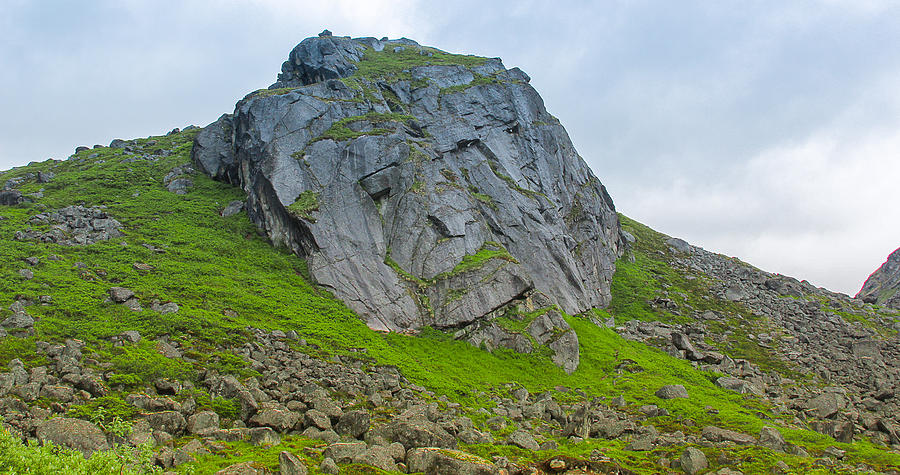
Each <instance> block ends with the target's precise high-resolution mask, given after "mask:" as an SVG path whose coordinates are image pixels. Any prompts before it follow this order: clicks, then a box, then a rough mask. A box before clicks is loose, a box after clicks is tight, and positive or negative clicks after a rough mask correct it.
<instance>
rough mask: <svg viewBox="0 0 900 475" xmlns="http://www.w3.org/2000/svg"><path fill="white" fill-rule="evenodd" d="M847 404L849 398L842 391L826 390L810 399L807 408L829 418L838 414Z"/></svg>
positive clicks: (817, 414)
mask: <svg viewBox="0 0 900 475" xmlns="http://www.w3.org/2000/svg"><path fill="white" fill-rule="evenodd" d="M846 405H847V400H846V398H845V397H844V396H843V395H842V394H840V392H832V391H826V392H824V393H822V394H820V395H819V396H816V397H814V398H812V399H810V400H809V401H808V402H807V403H806V408H807V409H808V410H810V411H812V412H813V413H814V414H815V415H816V417H818V418H820V419H827V418H830V417H833V416H834V415H836V414H837V413H838V411H840V410H841V409H843V408H844V407H845V406H846Z"/></svg>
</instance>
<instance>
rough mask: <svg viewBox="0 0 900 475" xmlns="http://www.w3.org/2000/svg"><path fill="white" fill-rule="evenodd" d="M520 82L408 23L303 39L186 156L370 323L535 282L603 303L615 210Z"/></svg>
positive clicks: (555, 297)
mask: <svg viewBox="0 0 900 475" xmlns="http://www.w3.org/2000/svg"><path fill="white" fill-rule="evenodd" d="M528 81H529V77H528V76H527V75H526V74H525V73H524V72H522V71H521V70H519V69H518V68H513V69H506V68H505V67H504V66H503V63H502V62H501V61H500V60H499V59H488V58H479V57H474V56H463V55H452V54H448V53H445V52H442V51H439V50H436V49H433V48H427V47H422V46H419V45H418V44H417V43H415V42H414V41H411V40H407V39H401V40H386V39H385V40H376V39H374V38H361V39H351V38H347V37H333V36H330V35H323V36H320V37H318V38H308V39H306V40H304V41H303V42H302V43H300V44H299V45H298V46H297V47H296V48H294V50H293V51H291V54H290V56H289V60H288V61H287V62H285V63H284V65H283V66H282V72H281V74H279V76H278V82H276V83H275V84H273V85H272V87H270V88H269V89H267V90H261V91H257V92H255V93H252V94H250V95H248V96H247V97H245V98H244V99H243V100H241V101H240V102H238V104H237V106H236V108H235V111H234V114H233V115H231V116H229V115H224V116H222V117H221V118H220V119H219V120H217V121H216V122H215V123H213V124H211V125H210V126H209V127H207V128H206V129H204V130H203V131H202V132H201V133H200V134H199V135H198V136H197V139H196V144H195V147H194V152H193V158H194V160H195V162H196V163H199V164H201V169H203V170H205V171H206V172H207V173H208V174H210V175H211V176H214V177H215V178H217V179H220V180H223V181H227V182H230V183H233V184H235V185H239V186H241V187H242V188H243V189H244V190H245V191H247V193H248V194H249V197H248V203H247V210H248V214H249V216H250V217H251V219H252V220H253V221H254V222H256V223H257V224H258V225H259V226H260V227H262V228H263V229H264V230H265V231H266V233H267V234H268V236H269V237H270V239H271V240H272V241H273V243H275V244H276V245H284V246H287V247H288V248H290V249H291V250H293V251H294V252H296V253H297V254H299V255H301V256H304V257H306V258H307V259H308V262H309V270H310V274H311V275H312V277H313V278H314V279H315V281H316V282H317V283H318V284H320V285H323V286H325V287H327V288H329V289H331V290H332V291H333V292H334V293H335V295H337V296H338V297H339V298H341V299H342V300H344V301H345V302H346V303H347V304H348V305H349V306H350V307H351V308H353V309H354V310H355V311H357V312H358V313H359V314H360V315H361V316H362V317H363V318H365V319H366V321H367V323H368V324H369V326H370V327H372V328H375V329H380V330H390V331H401V330H406V329H415V328H419V327H422V326H426V325H431V326H435V327H439V328H451V327H452V328H465V327H467V326H469V325H471V324H473V323H474V322H477V321H480V320H481V321H483V320H484V319H485V318H486V317H490V316H492V315H496V314H497V313H498V311H500V310H501V309H504V308H505V307H508V306H509V304H511V303H515V302H518V301H521V300H522V299H524V298H526V297H528V296H531V295H533V294H536V293H542V294H545V295H546V296H547V297H548V298H549V304H550V305H558V306H559V308H560V309H561V310H563V311H565V312H567V313H570V314H574V313H578V312H582V311H584V310H587V309H589V308H591V307H595V306H605V305H606V304H607V303H608V302H609V299H610V293H609V284H610V279H611V277H612V274H613V271H614V262H615V259H616V258H617V256H618V255H619V254H620V244H621V237H620V228H619V222H618V217H617V215H616V213H615V209H614V206H613V203H612V200H611V199H610V197H609V195H608V194H607V192H606V190H605V188H604V187H603V185H602V184H601V183H600V180H598V179H597V178H596V177H595V176H594V175H593V173H592V172H591V170H590V169H589V168H588V166H587V164H586V163H585V162H584V160H582V158H581V157H580V156H579V155H578V153H577V152H576V151H575V149H574V147H573V146H572V143H571V141H570V140H569V137H568V135H567V134H566V131H565V129H564V128H563V127H562V126H561V125H560V124H559V122H558V121H557V120H556V118H554V117H553V116H552V115H550V114H549V113H548V112H547V110H546V109H545V108H544V104H543V101H542V100H541V97H540V96H539V95H538V93H537V92H536V91H535V90H534V89H533V88H532V87H531V86H530V85H529V84H528ZM229 132H230V135H229ZM558 321H559V322H561V325H562V326H563V327H564V328H561V329H560V330H562V331H563V332H564V331H565V330H567V329H568V325H567V324H566V323H565V321H564V320H563V319H561V318H560V319H558ZM551 333H554V332H551ZM558 333H560V332H555V333H554V334H558ZM572 336H573V337H574V333H573V335H572ZM567 338H568V337H567ZM568 340H571V338H568ZM575 341H576V343H575V345H576V346H575V348H576V353H577V338H575ZM551 343H552V342H551ZM576 365H577V362H576Z"/></svg>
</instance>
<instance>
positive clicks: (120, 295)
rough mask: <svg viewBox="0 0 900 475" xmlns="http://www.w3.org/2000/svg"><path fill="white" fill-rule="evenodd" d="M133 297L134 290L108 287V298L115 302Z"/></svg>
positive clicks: (125, 300) (123, 301) (121, 301)
mask: <svg viewBox="0 0 900 475" xmlns="http://www.w3.org/2000/svg"><path fill="white" fill-rule="evenodd" d="M132 297H134V292H133V291H132V290H131V289H126V288H125V287H112V288H110V289H109V299H110V300H112V301H113V302H116V303H125V302H127V301H128V300H129V299H131V298H132Z"/></svg>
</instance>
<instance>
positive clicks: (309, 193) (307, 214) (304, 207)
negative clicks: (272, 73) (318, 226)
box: [287, 190, 319, 223]
mask: <svg viewBox="0 0 900 475" xmlns="http://www.w3.org/2000/svg"><path fill="white" fill-rule="evenodd" d="M287 210H288V212H290V213H291V214H292V215H294V216H296V217H299V218H303V219H305V220H307V221H311V222H313V223H314V222H316V218H314V217H313V215H312V213H313V212H314V211H318V210H319V194H318V193H316V192H315V191H313V190H306V191H304V192H303V193H300V196H298V197H297V199H296V200H295V201H294V202H293V203H291V204H290V205H288V207H287Z"/></svg>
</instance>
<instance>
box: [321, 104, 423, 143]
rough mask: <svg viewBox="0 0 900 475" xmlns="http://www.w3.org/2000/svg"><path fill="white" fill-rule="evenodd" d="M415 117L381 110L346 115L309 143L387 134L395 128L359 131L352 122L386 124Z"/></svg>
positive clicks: (375, 128)
mask: <svg viewBox="0 0 900 475" xmlns="http://www.w3.org/2000/svg"><path fill="white" fill-rule="evenodd" d="M413 119H414V118H413V116H411V115H406V114H397V113H379V112H369V113H367V114H365V115H356V116H352V117H344V118H343V119H340V120H338V121H337V122H335V123H333V124H331V127H329V128H328V130H326V131H325V132H323V133H322V135H320V136H318V137H316V138H314V139H312V140H310V142H309V143H314V142H318V141H319V140H334V141H336V142H340V141H343V140H351V139H355V138H357V137H362V136H363V135H387V134H390V133H392V132H394V130H393V129H389V128H385V127H374V128H372V129H370V130H367V131H360V132H357V131H355V130H353V129H351V128H350V127H349V125H350V124H353V123H356V122H368V123H370V124H372V125H376V124H386V123H390V122H401V123H402V122H406V121H408V120H413Z"/></svg>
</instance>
